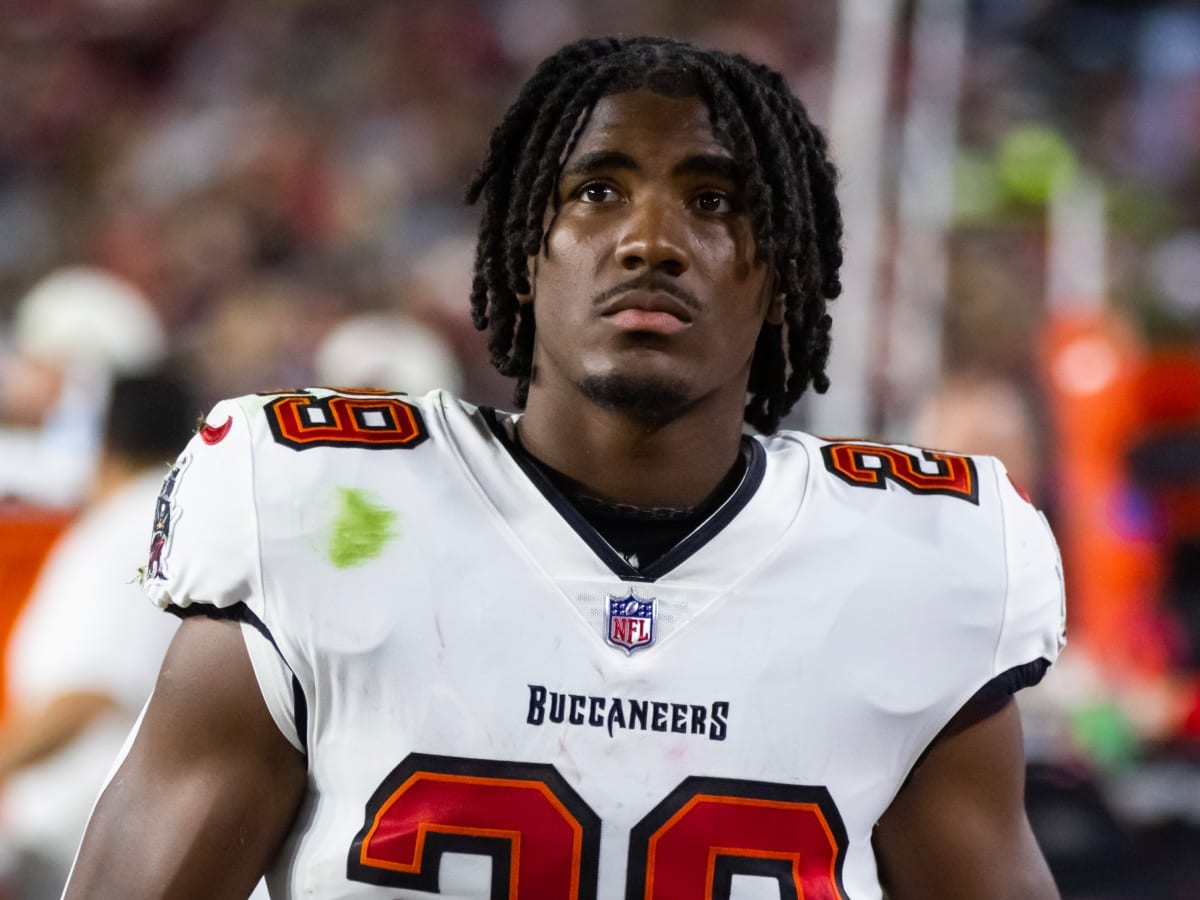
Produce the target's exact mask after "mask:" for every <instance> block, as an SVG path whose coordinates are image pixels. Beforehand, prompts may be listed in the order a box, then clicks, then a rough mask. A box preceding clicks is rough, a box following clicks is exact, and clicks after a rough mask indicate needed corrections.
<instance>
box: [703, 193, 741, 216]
mask: <svg viewBox="0 0 1200 900" xmlns="http://www.w3.org/2000/svg"><path fill="white" fill-rule="evenodd" d="M694 202H695V204H696V207H697V208H698V209H699V210H701V211H702V212H707V213H725V212H732V211H733V203H732V202H731V201H730V199H729V197H727V196H726V195H725V194H722V193H721V192H720V191H705V192H704V193H702V194H698V195H697V196H696V199H695V201H694Z"/></svg>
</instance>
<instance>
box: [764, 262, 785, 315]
mask: <svg viewBox="0 0 1200 900" xmlns="http://www.w3.org/2000/svg"><path fill="white" fill-rule="evenodd" d="M763 292H764V293H765V294H766V295H767V304H766V306H767V309H766V312H765V314H764V315H763V321H764V322H766V323H767V324H768V325H782V324H783V301H784V300H785V299H786V298H787V294H785V293H784V292H783V291H781V290H779V278H778V277H777V276H776V274H775V269H774V268H772V269H771V271H770V273H769V274H768V275H767V280H766V283H765V284H764V285H763Z"/></svg>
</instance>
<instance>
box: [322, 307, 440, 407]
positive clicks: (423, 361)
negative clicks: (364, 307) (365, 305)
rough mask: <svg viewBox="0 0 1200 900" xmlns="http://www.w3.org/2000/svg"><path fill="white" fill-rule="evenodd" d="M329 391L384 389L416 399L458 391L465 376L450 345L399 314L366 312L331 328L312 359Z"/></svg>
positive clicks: (422, 325)
mask: <svg viewBox="0 0 1200 900" xmlns="http://www.w3.org/2000/svg"><path fill="white" fill-rule="evenodd" d="M314 368H315V370H316V372H315V374H316V376H317V382H318V383H319V384H321V385H324V386H327V387H346V388H388V389H392V390H397V391H404V392H406V393H408V394H413V395H419V394H424V393H427V392H429V391H431V390H433V389H434V388H442V389H443V390H446V391H449V392H450V393H452V394H457V393H459V392H460V391H461V390H462V385H463V372H462V366H461V364H460V363H459V361H458V357H456V356H455V355H454V351H453V350H452V349H451V348H450V345H449V343H448V342H447V341H446V340H445V338H443V337H442V336H441V335H440V334H439V333H438V332H436V331H434V330H433V329H432V328H430V327H429V326H428V325H424V324H422V323H421V322H419V321H417V320H416V319H413V318H411V317H409V316H406V315H403V314H401V313H384V312H380V313H364V314H361V315H356V316H351V317H350V318H348V319H345V320H344V321H342V322H341V323H339V324H338V325H336V326H334V328H332V329H331V330H330V332H329V333H328V334H327V335H326V336H325V338H324V340H322V341H321V344H320V346H319V347H318V348H317V352H316V356H315V359H314Z"/></svg>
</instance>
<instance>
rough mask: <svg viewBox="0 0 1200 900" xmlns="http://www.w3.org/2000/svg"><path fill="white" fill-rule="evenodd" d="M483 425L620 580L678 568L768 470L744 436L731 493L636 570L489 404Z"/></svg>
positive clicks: (653, 577)
mask: <svg viewBox="0 0 1200 900" xmlns="http://www.w3.org/2000/svg"><path fill="white" fill-rule="evenodd" d="M479 411H480V413H481V414H482V416H483V420H484V422H486V423H487V426H488V428H489V429H490V430H491V432H492V434H494V435H495V437H496V439H497V440H498V441H499V442H500V443H501V445H502V446H503V447H504V449H505V450H506V451H507V452H508V455H509V457H510V458H511V459H512V460H513V462H515V463H516V464H517V466H518V467H520V469H521V471H522V472H524V473H525V476H526V477H527V478H528V479H529V480H530V481H531V482H532V483H533V485H534V487H536V488H537V489H538V491H539V492H540V493H541V495H542V496H543V497H545V498H546V500H547V501H549V503H550V505H551V506H553V507H554V509H555V510H556V511H557V512H558V514H559V515H560V516H561V517H562V518H563V520H564V521H565V522H566V523H567V524H568V525H570V526H571V528H572V529H573V530H574V531H575V533H576V534H578V535H579V537H580V538H582V539H583V541H584V543H586V544H587V545H588V547H590V548H591V550H592V552H593V553H595V554H596V557H597V558H598V559H599V560H600V561H601V562H603V563H604V564H605V565H606V566H607V567H608V568H609V569H610V570H611V571H612V573H613V574H614V575H616V576H617V577H619V578H620V579H621V580H622V581H638V582H654V581H657V580H658V579H659V578H662V577H663V576H664V575H666V574H668V573H669V572H670V571H671V570H673V569H675V568H676V567H677V566H679V565H681V564H682V563H683V562H684V561H685V560H687V559H688V558H689V557H691V556H692V555H693V554H695V553H696V552H697V551H698V550H700V548H701V547H703V546H704V545H705V544H707V543H708V542H709V541H711V540H712V539H713V538H714V537H716V536H717V535H718V534H720V533H721V530H722V529H723V528H724V527H725V526H726V525H728V524H729V523H730V521H732V520H733V518H734V517H735V516H736V515H737V514H738V513H739V512H741V511H742V510H743V509H744V508H745V506H746V504H747V503H749V502H750V500H751V498H753V497H754V494H755V492H756V491H757V490H758V487H759V485H760V484H762V480H763V475H764V474H765V473H766V470H767V454H766V451H765V450H763V447H762V445H761V444H760V443H759V442H758V441H756V440H754V439H753V438H752V437H750V436H748V435H743V436H742V448H743V450H744V452H745V453H746V471H745V473H744V474H743V475H742V480H741V482H740V483H739V484H738V486H737V487H736V488H735V489H734V491H733V493H732V494H730V495H729V497H728V498H727V499H726V500H725V502H724V503H722V504H721V505H720V506H718V507H717V509H716V510H714V511H713V513H712V515H710V516H709V517H708V518H707V519H705V520H704V521H703V522H702V523H701V524H700V525H699V527H697V528H696V529H695V530H694V531H692V532H691V533H690V534H689V535H687V537H685V538H684V539H683V540H681V541H680V542H679V543H678V544H676V545H675V546H674V547H672V548H671V549H670V550H668V551H667V552H666V553H664V554H663V555H662V556H660V557H658V559H656V560H654V561H653V562H652V563H650V564H648V565H646V566H643V567H641V568H635V567H634V566H632V565H630V564H629V562H628V561H627V560H626V559H625V557H623V556H622V555H621V554H620V553H618V552H617V551H616V550H615V549H614V548H613V546H612V545H611V544H609V542H608V541H606V540H605V539H604V537H603V536H602V535H601V534H600V532H598V531H597V530H596V529H595V528H594V527H593V526H592V524H591V523H590V522H588V520H587V519H586V518H585V517H584V515H583V514H582V513H581V512H580V511H579V510H578V509H576V507H575V505H574V504H573V503H572V502H571V501H570V500H569V499H568V498H567V497H566V496H565V495H564V494H563V493H562V491H560V490H559V489H558V487H557V486H556V485H555V484H554V482H553V481H551V480H550V479H549V478H548V477H547V476H546V473H545V472H543V471H542V470H541V469H540V468H539V467H538V466H537V465H536V464H535V463H534V462H533V461H532V460H531V459H529V458H528V457H527V455H526V453H523V452H521V450H520V449H519V448H518V447H517V446H516V445H515V444H514V442H513V439H512V437H511V436H510V435H509V433H508V430H507V429H506V428H505V427H504V425H503V423H501V421H500V419H499V416H498V415H497V413H496V410H494V409H492V408H491V407H488V406H481V407H479Z"/></svg>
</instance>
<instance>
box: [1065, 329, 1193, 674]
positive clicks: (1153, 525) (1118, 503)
mask: <svg viewBox="0 0 1200 900" xmlns="http://www.w3.org/2000/svg"><path fill="white" fill-rule="evenodd" d="M1042 350H1043V356H1042V360H1043V366H1044V370H1045V375H1046V384H1047V385H1048V387H1049V397H1050V404H1051V416H1052V420H1053V426H1054V432H1055V446H1056V450H1057V456H1056V459H1055V461H1054V469H1055V479H1056V485H1057V495H1058V496H1057V500H1058V502H1057V506H1056V508H1057V511H1058V518H1057V521H1056V523H1055V525H1056V532H1057V534H1058V538H1059V543H1060V546H1061V549H1062V554H1063V565H1064V570H1065V573H1064V574H1065V578H1066V584H1067V599H1068V628H1069V634H1070V638H1071V640H1072V641H1073V642H1078V645H1080V646H1081V647H1082V649H1083V650H1084V651H1085V652H1086V653H1088V654H1089V655H1091V656H1092V657H1093V658H1094V659H1096V660H1099V661H1102V662H1103V663H1104V665H1105V668H1106V670H1108V672H1109V674H1110V675H1112V676H1113V677H1115V678H1116V679H1117V680H1119V681H1125V680H1127V679H1130V678H1134V679H1137V678H1141V677H1145V676H1153V675H1156V674H1161V673H1162V672H1164V671H1165V670H1166V668H1167V667H1168V665H1169V662H1170V658H1169V657H1170V650H1169V647H1168V641H1167V640H1166V638H1165V635H1164V634H1163V633H1162V627H1161V625H1160V622H1159V617H1158V614H1157V604H1158V597H1159V595H1160V592H1161V588H1162V583H1163V563H1162V556H1161V547H1160V543H1159V541H1160V538H1161V535H1160V534H1159V533H1158V532H1159V531H1160V530H1161V525H1160V523H1159V522H1158V521H1157V520H1156V518H1155V516H1154V515H1153V509H1152V506H1151V505H1150V504H1149V503H1148V502H1147V498H1146V495H1145V494H1144V492H1142V491H1139V490H1137V489H1135V487H1134V486H1133V485H1132V484H1131V483H1130V479H1129V475H1128V472H1127V467H1126V462H1125V458H1126V452H1127V449H1128V447H1129V446H1130V444H1131V442H1132V440H1133V438H1134V437H1135V436H1136V435H1137V434H1138V432H1139V430H1140V429H1141V428H1142V427H1143V425H1144V422H1145V408H1146V407H1145V405H1144V403H1143V398H1142V388H1143V381H1142V375H1143V371H1144V368H1143V367H1144V364H1145V358H1146V351H1145V349H1144V348H1143V346H1142V345H1141V343H1140V342H1139V340H1138V339H1137V337H1136V335H1135V334H1134V332H1133V329H1132V328H1131V327H1130V326H1129V325H1128V324H1127V323H1125V322H1124V321H1123V320H1122V319H1120V318H1119V317H1118V316H1116V315H1115V314H1114V313H1112V312H1109V311H1093V310H1078V311H1073V312H1066V313H1060V314H1058V315H1055V316H1053V317H1051V319H1050V321H1049V322H1048V324H1047V327H1046V330H1045V333H1044V344H1043V347H1042Z"/></svg>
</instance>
